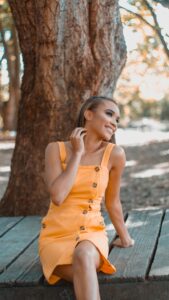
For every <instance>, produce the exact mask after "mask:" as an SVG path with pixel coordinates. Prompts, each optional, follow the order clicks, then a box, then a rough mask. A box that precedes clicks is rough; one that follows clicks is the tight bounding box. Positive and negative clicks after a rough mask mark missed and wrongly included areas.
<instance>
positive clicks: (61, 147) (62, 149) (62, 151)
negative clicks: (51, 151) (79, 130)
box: [58, 142, 66, 162]
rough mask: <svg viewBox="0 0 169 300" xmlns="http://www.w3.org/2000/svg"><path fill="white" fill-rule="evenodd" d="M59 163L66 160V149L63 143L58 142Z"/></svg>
mask: <svg viewBox="0 0 169 300" xmlns="http://www.w3.org/2000/svg"><path fill="white" fill-rule="evenodd" d="M58 145H59V152H60V159H61V162H64V161H65V160H66V148H65V143H64V142H58Z"/></svg>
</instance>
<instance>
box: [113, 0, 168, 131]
mask: <svg viewBox="0 0 169 300" xmlns="http://www.w3.org/2000/svg"><path fill="white" fill-rule="evenodd" d="M157 2H162V1H153V0H148V1H147V0H141V1H137V0H128V1H121V3H122V5H123V6H122V7H121V15H122V21H123V24H124V32H125V33H126V35H127V34H128V32H129V33H130V34H129V37H128V39H130V40H131V45H132V47H131V49H129V50H128V60H127V64H126V66H125V68H124V70H123V72H122V75H121V77H120V79H119V81H118V85H117V89H116V92H115V96H116V98H117V100H118V101H119V102H120V103H121V106H124V107H123V109H122V112H123V115H124V118H125V117H126V122H128V121H130V120H131V119H137V118H141V117H143V116H147V117H153V118H157V119H164V118H165V119H168V118H169V114H168V113H167V111H168V110H166V106H169V48H168V45H169V36H168V32H167V30H165V29H164V28H161V27H160V24H159V18H158V11H159V9H160V7H159V4H158V3H157ZM163 2H165V1H163ZM163 4H167V1H166V3H163ZM162 12H163V13H164V12H166V13H167V12H168V9H167V8H163V11H162ZM161 14H162V13H161ZM168 16H169V15H168ZM164 17H165V15H164ZM132 39H133V43H132ZM164 111H165V114H164ZM124 124H125V125H126V123H125V122H124Z"/></svg>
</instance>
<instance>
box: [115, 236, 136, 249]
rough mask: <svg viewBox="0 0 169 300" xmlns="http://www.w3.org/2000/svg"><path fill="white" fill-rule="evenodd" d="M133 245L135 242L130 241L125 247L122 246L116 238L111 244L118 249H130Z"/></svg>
mask: <svg viewBox="0 0 169 300" xmlns="http://www.w3.org/2000/svg"><path fill="white" fill-rule="evenodd" d="M134 244H135V241H134V239H131V240H130V242H129V243H128V244H126V245H123V244H122V242H121V240H120V238H117V239H116V240H115V241H114V242H113V246H116V247H120V248H128V247H132V246H134Z"/></svg>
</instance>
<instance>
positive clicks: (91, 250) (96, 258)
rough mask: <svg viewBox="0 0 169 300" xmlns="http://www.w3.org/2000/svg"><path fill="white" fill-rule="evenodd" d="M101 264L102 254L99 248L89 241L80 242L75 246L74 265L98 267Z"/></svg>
mask: <svg viewBox="0 0 169 300" xmlns="http://www.w3.org/2000/svg"><path fill="white" fill-rule="evenodd" d="M99 265H100V254H99V251H98V250H97V248H96V247H95V246H94V245H93V244H92V243H91V242H89V241H82V242H80V243H79V244H78V245H77V247H76V248H75V251H74V255H73V266H74V267H78V268H83V267H84V268H85V269H86V268H91V267H95V268H96V269H97V268H98V267H99Z"/></svg>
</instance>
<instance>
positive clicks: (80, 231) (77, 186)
mask: <svg viewBox="0 0 169 300" xmlns="http://www.w3.org/2000/svg"><path fill="white" fill-rule="evenodd" d="M58 144H59V150H60V158H61V162H62V167H63V170H64V169H65V168H66V163H65V159H66V149H65V144H64V142H58ZM113 147H114V144H112V143H108V144H107V146H106V148H105V151H104V154H103V157H102V162H101V165H85V166H84V165H79V168H78V171H77V175H76V179H75V182H74V184H73V186H72V189H71V191H70V192H69V194H68V196H67V198H66V199H65V200H64V202H63V203H62V204H61V205H60V206H57V205H55V204H54V203H53V202H52V201H51V202H50V206H49V210H48V212H47V215H46V216H45V217H44V218H43V219H42V221H41V230H40V236H39V239H38V249H39V257H40V261H41V265H42V268H43V273H44V276H45V278H46V280H47V281H48V283H49V284H54V283H56V282H57V281H58V280H60V279H61V278H60V277H58V276H56V275H55V274H53V271H54V269H55V268H56V266H58V265H65V264H72V257H73V252H74V249H75V247H76V245H77V244H78V243H79V242H80V241H83V240H88V241H90V242H92V243H93V244H94V245H95V246H96V248H97V249H98V251H99V253H100V256H101V259H102V264H101V266H100V269H99V271H102V272H104V273H107V274H112V273H114V272H116V268H115V266H114V265H112V264H111V263H110V262H109V260H108V259H107V258H108V251H109V246H108V238H107V232H106V229H105V224H104V219H103V217H102V215H101V207H100V205H101V201H102V198H103V196H104V193H105V190H106V187H107V184H108V179H109V170H108V168H107V164H108V160H109V157H110V153H111V151H112V149H113Z"/></svg>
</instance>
